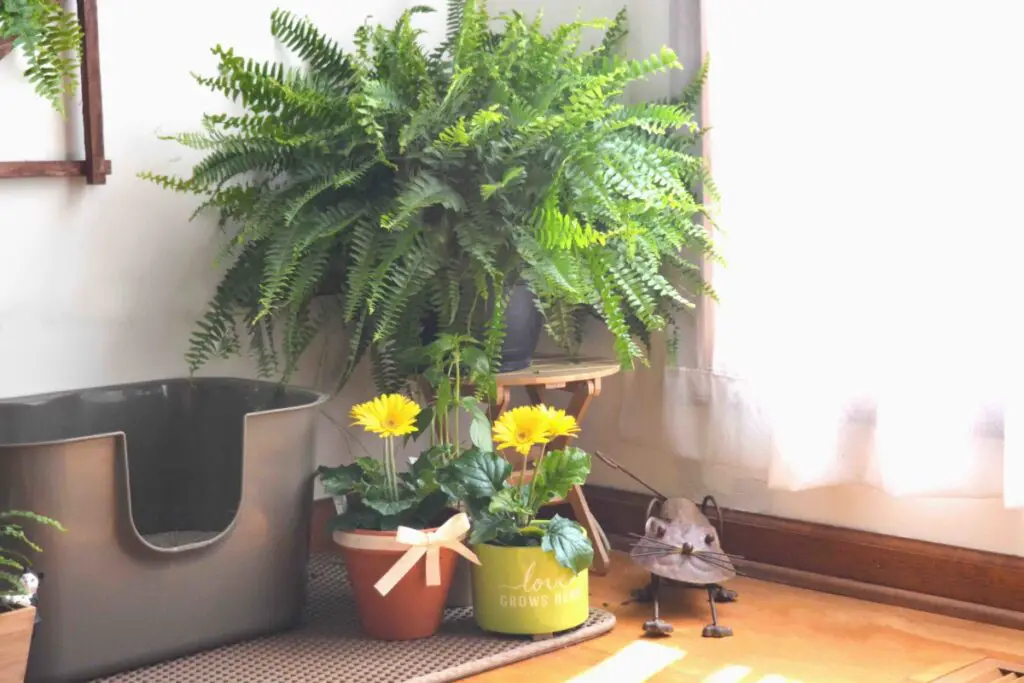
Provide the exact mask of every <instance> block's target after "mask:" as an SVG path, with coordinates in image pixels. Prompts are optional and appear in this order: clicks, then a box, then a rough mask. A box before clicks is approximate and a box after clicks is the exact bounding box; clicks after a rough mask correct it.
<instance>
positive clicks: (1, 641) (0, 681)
mask: <svg viewBox="0 0 1024 683" xmlns="http://www.w3.org/2000/svg"><path fill="white" fill-rule="evenodd" d="M35 623H36V608H35V607H26V608H25V609H16V610H14V611H13V612H3V613H0V683H23V681H24V680H25V670H26V669H27V668H28V651H29V647H30V646H31V645H32V629H33V628H34V627H35Z"/></svg>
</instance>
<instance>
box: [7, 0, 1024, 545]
mask: <svg viewBox="0 0 1024 683" xmlns="http://www.w3.org/2000/svg"><path fill="white" fill-rule="evenodd" d="M626 1H627V0H591V1H590V2H584V3H580V4H582V5H583V8H584V9H583V13H582V16H583V17H595V16H604V17H611V16H614V14H615V12H616V11H617V10H618V9H619V7H620V6H621V5H622V4H623V3H624V2H626ZM413 4H417V1H416V0H374V2H372V3H364V4H363V5H356V6H355V7H358V9H354V5H353V4H350V3H324V2H318V1H317V0H301V1H300V0H291V1H283V2H281V1H278V2H271V1H269V0H245V1H243V0H217V1H216V2H200V1H199V0H179V2H177V3H176V4H175V6H174V10H173V11H167V12H160V13H159V14H154V13H153V8H152V6H151V5H150V3H147V2H139V1H138V0H105V2H103V3H100V4H99V12H100V50H101V56H102V60H103V94H104V114H105V123H106V125H105V132H106V140H107V154H108V157H109V158H110V159H112V160H113V164H114V173H113V175H112V176H111V177H110V178H109V181H108V184H107V185H106V186H101V187H86V186H85V185H84V183H82V181H80V180H65V179H33V180H2V181H0V397H12V396H21V395H28V394H36V393H41V392H46V391H53V390H62V389H70V388H80V387H86V386H96V385H105V384H113V383H118V382H128V381H136V380H146V379H153V378H158V377H171V376H181V375H183V374H185V373H186V367H185V364H184V361H183V359H182V356H183V353H184V350H185V348H186V344H187V339H188V335H189V334H190V333H191V331H192V330H193V326H194V323H195V320H196V319H197V318H198V316H199V315H200V314H201V312H202V311H203V309H204V307H205V305H206V303H207V301H208V299H209V296H210V295H211V293H212V291H213V288H214V286H215V284H216V282H217V279H218V272H217V271H215V270H214V268H213V267H212V265H211V262H212V257H213V254H214V252H215V250H216V248H217V246H218V245H219V243H220V242H219V235H218V233H217V232H216V231H215V229H214V226H213V224H212V222H211V221H210V220H200V221H196V222H194V223H188V222H186V219H187V217H188V215H189V214H190V213H191V211H192V208H193V206H194V199H192V198H189V197H177V196H174V195H172V194H170V193H168V192H165V191H163V190H161V189H159V188H157V187H155V186H153V185H151V184H149V183H146V182H143V181H141V180H138V179H137V178H136V174H137V173H138V172H139V171H143V170H152V171H159V172H179V173H186V172H187V170H188V169H189V168H190V166H191V164H192V163H193V162H194V160H195V157H192V156H188V155H187V154H186V153H185V151H184V150H182V149H181V148H179V147H177V146H176V145H174V144H172V143H166V142H160V141H158V140H157V139H156V136H157V134H159V133H171V132H178V131H182V130H188V129H192V128H194V127H195V126H196V125H197V124H198V122H199V118H200V115H201V114H202V113H204V112H207V111H216V110H219V109H220V108H221V107H222V102H221V101H220V99H219V98H218V97H216V96H214V95H212V94H211V93H208V92H205V91H204V90H202V89H201V88H199V87H198V86H197V85H196V84H195V83H194V82H193V81H192V79H191V78H190V77H189V72H190V71H198V72H203V73H210V72H211V70H212V69H213V68H214V66H215V60H214V58H213V57H212V55H210V53H209V48H210V47H211V46H213V45H214V44H216V43H218V42H220V43H223V44H225V45H231V46H234V47H235V48H236V49H237V50H239V51H240V52H242V53H245V54H247V55H251V56H253V57H257V58H260V59H274V58H279V57H282V56H283V54H282V53H281V52H280V50H279V49H278V47H277V46H276V45H275V43H274V41H273V40H272V38H271V37H270V35H269V30H268V28H269V16H270V12H271V10H272V9H273V8H274V7H277V6H281V7H283V8H285V9H291V10H293V11H296V12H298V13H308V14H309V15H311V16H312V17H313V18H314V19H315V20H316V21H317V23H318V24H319V25H320V26H321V27H322V28H324V29H325V30H328V31H330V32H331V33H332V34H333V35H335V36H337V37H338V38H339V39H343V41H344V42H346V43H348V42H349V41H350V38H351V35H352V32H353V30H354V29H355V28H356V26H358V25H359V24H360V23H362V21H363V19H364V15H365V14H367V13H369V12H371V11H372V13H373V14H374V16H375V17H376V18H379V19H382V20H385V21H392V20H394V19H395V18H396V17H397V15H398V13H399V12H400V11H401V10H402V9H404V8H405V7H407V6H411V5H413ZM437 4H438V5H439V6H442V5H443V3H437ZM629 5H630V10H631V13H632V14H631V16H632V34H631V37H630V42H629V48H630V51H631V52H632V53H633V54H634V55H646V54H647V53H649V52H653V51H655V50H657V49H658V48H660V46H661V45H662V44H665V43H671V44H673V46H674V47H675V48H676V49H677V51H678V52H679V53H680V56H681V58H682V60H683V62H684V64H685V65H686V66H687V69H688V70H690V71H691V72H692V69H693V68H694V67H696V65H697V60H698V59H699V55H700V51H699V49H698V48H697V44H696V42H695V40H696V36H697V33H696V26H697V14H696V7H697V0H674V5H672V2H670V0H629ZM670 5H672V6H671V7H670ZM542 6H543V7H544V9H545V12H546V14H547V16H548V19H549V21H561V20H567V19H571V18H572V17H573V16H574V15H575V11H576V3H570V2H565V3H563V2H555V0H492V8H493V9H496V10H502V9H509V8H511V7H517V8H519V9H523V10H525V11H527V12H533V11H534V10H536V9H537V8H538V7H542ZM419 21H420V22H421V25H423V26H424V27H427V28H429V29H430V31H431V33H430V35H431V36H434V37H436V36H438V35H440V32H441V31H442V30H443V28H442V27H443V25H444V17H443V16H442V15H441V14H437V15H434V16H433V17H431V18H429V19H424V18H420V20H419ZM19 66H20V63H19V59H18V58H17V57H8V58H7V59H6V60H4V61H3V62H0V92H2V93H3V95H2V100H0V101H2V105H3V106H2V107H0V158H3V159H4V160H15V159H19V158H37V159H48V158H53V159H58V158H61V157H62V156H63V155H64V151H65V150H66V149H68V148H73V149H78V148H79V145H80V140H79V138H80V133H79V131H78V129H77V127H76V124H73V123H72V124H71V125H69V126H65V125H64V124H63V123H62V122H61V121H60V120H59V118H58V117H57V116H56V115H54V114H52V113H51V112H50V111H49V110H48V109H47V107H46V104H45V103H43V102H41V101H40V100H38V99H37V98H36V97H35V96H34V95H33V94H32V93H31V92H30V91H29V89H28V88H27V86H26V85H25V84H24V82H23V81H22V80H21V78H20V76H19V69H18V67H19ZM673 85H674V86H678V85H679V83H678V82H677V83H675V84H673ZM667 86H668V83H667V81H666V80H662V81H655V82H653V83H651V84H650V85H647V86H644V87H643V88H642V89H640V90H639V92H638V93H637V94H638V95H648V96H658V95H661V94H663V92H666V91H667ZM65 128H69V129H70V131H71V134H70V138H69V139H68V140H65ZM328 341H334V342H336V341H337V340H336V339H334V340H328ZM605 341H606V339H605V338H604V337H603V335H601V334H598V333H595V335H594V336H593V338H592V339H591V340H590V342H589V344H588V347H589V348H590V349H592V350H595V351H596V352H605V350H606V349H607V346H606V344H605ZM315 356H316V352H314V353H313V354H311V362H310V365H311V366H313V365H315V363H316V358H315ZM653 371H656V370H652V371H648V372H653ZM638 372H639V371H638ZM206 373H208V374H212V373H223V374H239V375H246V374H249V373H251V368H249V367H248V366H246V365H245V364H244V363H241V362H238V361H233V362H227V363H222V364H220V365H217V366H214V367H211V368H208V369H207V370H206ZM316 374H317V373H316V372H315V368H313V367H310V368H309V369H307V371H306V372H305V373H304V375H303V377H302V381H303V382H304V383H307V384H312V383H314V382H316V380H317V378H316ZM623 382H624V378H623V377H618V378H613V379H612V380H610V381H608V382H606V388H605V391H604V394H603V396H602V397H601V398H600V399H599V400H597V401H596V402H595V403H594V408H593V410H592V413H591V416H590V419H588V420H587V422H586V425H585V432H584V439H583V442H582V443H583V445H584V446H586V447H590V448H592V447H595V446H597V447H600V448H602V449H604V450H606V451H607V452H608V453H609V454H610V455H612V456H613V457H616V458H618V459H620V460H621V461H622V462H624V463H625V464H628V465H629V466H631V467H633V468H635V469H636V470H637V471H638V472H639V473H641V474H643V475H646V476H647V477H648V478H649V479H650V480H652V481H657V482H659V484H660V485H661V486H663V487H664V488H665V490H666V492H667V493H682V494H688V495H694V496H695V495H701V494H704V493H707V492H710V493H714V494H716V495H717V496H719V497H720V499H721V502H722V503H723V504H727V505H730V506H734V507H737V508H741V509H747V510H752V511H758V512H766V513H770V514H777V515H781V516H786V517H795V518H801V519H808V520H814V521H820V522H827V523H834V524H840V525H844V526H851V527H856V528H862V529H868V530H873V531H879V532H883V533H890V534H896V535H905V536H910V537H916V538H923V539H928V540H934V541H939V542H948V543H954V544H959V545H963V546H969V547H976V548H981V549H987V550H994V551H1003V552H1012V553H1015V554H1019V555H1024V516H1022V515H1021V514H1019V513H1010V512H1006V511H1003V510H1002V509H1001V508H1000V505H999V502H998V501H971V500H959V501H896V500H893V499H891V498H888V497H887V496H885V495H883V494H881V493H879V492H876V491H871V490H866V489H855V488H849V487H847V488H840V489H830V490H819V491H810V492H804V493H780V492H771V491H768V490H767V488H766V486H765V483H764V481H763V480H761V479H758V478H757V477H751V476H749V475H748V474H746V473H739V472H724V471H712V470H709V469H708V468H703V467H701V466H700V465H699V463H698V462H696V461H695V460H689V459H681V458H679V457H678V456H677V455H675V454H672V453H668V452H657V451H656V450H651V449H650V448H649V447H646V446H639V445H637V444H634V443H630V442H629V441H628V440H626V439H625V438H624V437H623V436H622V433H621V430H620V429H619V426H618V423H619V414H620V407H621V403H622V401H623V397H624V395H625V392H624V391H623V390H622V386H623ZM371 394H372V384H371V382H370V381H369V378H368V377H367V376H366V374H365V373H364V374H362V375H360V376H358V377H357V378H356V380H355V381H354V382H353V383H352V385H350V387H349V389H348V390H347V391H346V392H345V394H344V395H343V396H341V397H339V398H338V399H337V400H336V401H334V402H333V404H332V405H330V406H329V407H328V408H327V410H326V412H327V413H328V414H329V415H330V416H332V418H333V420H334V421H335V422H337V423H338V424H340V425H342V426H344V425H346V424H347V422H348V420H347V419H346V417H345V413H346V412H347V409H348V407H349V406H350V405H351V404H352V403H354V402H356V401H359V400H364V399H365V398H368V397H369V396H370V395H371ZM366 447H369V448H372V447H373V444H372V442H369V441H367V440H365V439H359V438H357V437H355V436H354V435H351V434H348V435H343V434H342V433H341V432H339V430H338V429H336V428H335V427H333V426H332V423H331V420H330V419H328V418H327V417H325V418H324V419H323V420H322V424H321V429H320V439H319V460H320V461H321V462H323V463H328V464H335V463H340V462H344V461H347V460H348V459H349V458H351V457H352V455H354V454H355V455H358V454H361V453H362V450H363V448H366ZM592 480H593V481H594V482H595V483H601V484H606V485H613V486H618V487H622V488H636V486H635V485H634V484H632V482H631V481H629V480H628V479H625V478H623V477H621V476H619V475H615V474H611V473H609V472H608V471H607V470H606V469H605V468H603V467H602V466H601V465H595V472H594V475H593V479H592Z"/></svg>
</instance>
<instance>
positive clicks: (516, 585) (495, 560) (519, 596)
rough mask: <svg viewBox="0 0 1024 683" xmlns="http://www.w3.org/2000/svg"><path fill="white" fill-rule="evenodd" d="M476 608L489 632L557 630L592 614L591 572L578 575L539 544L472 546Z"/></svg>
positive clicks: (477, 621) (584, 619)
mask: <svg viewBox="0 0 1024 683" xmlns="http://www.w3.org/2000/svg"><path fill="white" fill-rule="evenodd" d="M473 551H474V552H475V553H476V554H477V557H479V558H480V564H479V565H473V612H474V614H475V616H476V623H477V624H479V626H480V628H482V629H483V630H485V631H490V632H493V633H508V634H516V635H539V634H543V633H557V632H559V631H565V630H568V629H571V628H575V627H577V626H579V625H581V624H582V623H583V622H585V621H586V620H587V617H588V616H589V614H590V599H589V594H588V591H589V587H590V586H589V583H588V573H587V570H583V571H582V572H580V573H579V574H576V575H573V573H572V572H571V571H570V570H568V569H566V568H565V567H563V566H562V565H560V564H558V562H557V561H556V560H555V556H554V554H553V553H548V552H544V551H543V550H541V549H540V548H539V547H532V548H507V547H502V546H496V545H487V544H482V545H477V546H473Z"/></svg>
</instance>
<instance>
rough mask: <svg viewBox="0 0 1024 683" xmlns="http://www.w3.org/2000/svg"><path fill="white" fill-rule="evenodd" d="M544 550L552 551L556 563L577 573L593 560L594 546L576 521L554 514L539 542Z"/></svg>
mask: <svg viewBox="0 0 1024 683" xmlns="http://www.w3.org/2000/svg"><path fill="white" fill-rule="evenodd" d="M540 547H541V548H543V549H544V550H545V551H546V552H553V553H554V554H555V560H557V561H558V564H560V565H562V566H563V567H565V568H566V569H570V570H572V572H573V573H574V574H579V573H580V572H581V571H583V570H584V569H587V568H588V567H589V566H590V564H591V563H592V562H593V561H594V548H593V546H591V545H590V539H589V538H587V534H586V532H585V531H583V527H581V526H580V525H579V524H577V523H576V522H574V521H572V520H569V519H566V518H565V517H561V516H559V515H555V516H554V517H552V518H551V522H550V523H549V524H548V526H547V533H546V534H544V538H543V539H542V540H541V542H540Z"/></svg>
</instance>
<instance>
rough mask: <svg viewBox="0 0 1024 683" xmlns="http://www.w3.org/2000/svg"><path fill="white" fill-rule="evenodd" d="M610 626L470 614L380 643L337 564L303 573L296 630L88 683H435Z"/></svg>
mask: <svg viewBox="0 0 1024 683" xmlns="http://www.w3.org/2000/svg"><path fill="white" fill-rule="evenodd" d="M614 626H615V617H614V616H613V615H612V614H611V613H609V612H606V611H605V610H602V609H592V610H590V618H589V619H587V622H586V623H585V624H583V626H581V627H579V628H577V629H574V630H572V631H569V632H566V633H564V634H562V635H559V636H557V637H555V638H551V639H548V640H541V641H536V642H534V641H532V640H530V639H527V638H518V637H508V636H497V635H493V634H487V633H484V632H482V631H480V629H479V628H478V627H477V625H476V622H475V621H474V620H473V610H472V609H470V608H464V609H450V610H448V611H447V613H446V614H445V621H444V625H443V626H442V627H441V630H440V631H439V632H438V634H437V635H436V636H435V637H433V638H427V639H424V640H416V641H406V642H383V641H377V640H371V639H368V638H366V637H364V636H363V635H362V634H361V633H360V631H359V623H358V621H357V617H356V610H355V603H354V602H353V600H352V593H351V589H350V588H349V585H348V579H347V578H346V576H345V570H344V567H343V566H342V565H341V560H340V558H337V557H335V556H333V555H319V556H315V557H314V558H313V560H312V562H311V565H310V590H309V603H308V605H307V606H306V614H305V622H304V625H303V626H301V627H299V628H297V629H295V630H292V631H288V632H285V633H281V634H277V635H272V636H266V637H263V638H258V639H255V640H249V641H246V642H243V643H238V644H235V645H228V646H224V647H220V648H217V649H215V650H209V651H207V652H202V653H199V654H195V655H189V656H187V657H182V658H180V659H175V660H171V661H168V662H162V663H160V664H156V665H153V666H149V667H145V668H141V669H135V670H132V671H127V672H125V673H120V674H116V675H114V676H109V677H106V678H98V679H95V680H94V681H93V682H92V683H441V682H443V681H458V680H461V679H463V678H465V677H467V676H472V675H474V674H478V673H481V672H483V671H487V670H489V669H495V668H498V667H501V666H505V665H507V664H512V663H513V662H518V661H521V660H524V659H529V658H530V657H534V656H536V655H539V654H543V653H545V652H551V651H552V650H559V649H561V648H564V647H567V646H569V645H574V644H576V643H580V642H583V641H585V640H589V639H591V638H595V637H597V636H599V635H601V634H603V633H607V632H608V631H610V630H612V628H613V627H614Z"/></svg>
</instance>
